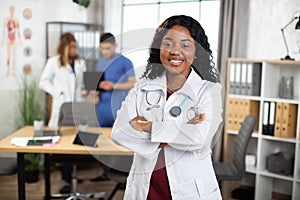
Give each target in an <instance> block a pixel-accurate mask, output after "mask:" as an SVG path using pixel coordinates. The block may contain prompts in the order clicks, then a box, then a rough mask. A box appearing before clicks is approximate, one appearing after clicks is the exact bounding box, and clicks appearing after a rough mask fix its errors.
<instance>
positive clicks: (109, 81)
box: [97, 33, 136, 127]
mask: <svg viewBox="0 0 300 200" xmlns="http://www.w3.org/2000/svg"><path fill="white" fill-rule="evenodd" d="M100 48H101V52H102V55H103V57H104V58H103V59H102V60H100V61H99V62H98V64H97V71H103V72H104V81H101V82H100V84H99V88H100V93H99V102H98V104H97V111H98V121H99V125H100V126H101V127H112V126H113V123H114V121H115V118H116V115H117V111H118V110H119V109H120V108H121V104H122V101H124V99H125V97H126V96H127V94H128V91H129V90H130V89H131V88H132V87H133V85H134V83H135V81H136V78H135V73H134V69H133V64H132V62H131V61H130V60H129V59H128V58H126V57H125V56H123V55H121V54H119V53H117V52H116V48H117V44H116V40H115V37H114V36H113V35H112V34H111V33H104V34H103V35H101V37H100Z"/></svg>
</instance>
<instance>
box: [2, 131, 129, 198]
mask: <svg viewBox="0 0 300 200" xmlns="http://www.w3.org/2000/svg"><path fill="white" fill-rule="evenodd" d="M76 131H77V129H76V128H75V127H62V128H61V138H60V141H59V142H58V144H57V145H55V146H54V147H43V146H26V147H17V146H15V145H13V144H11V143H10V140H11V139H12V138H14V137H32V136H33V134H34V129H33V126H26V127H23V128H21V129H20V130H17V131H16V132H14V133H12V134H11V135H9V136H7V137H6V138H4V139H3V140H1V141H0V151H2V152H5V151H6V152H16V153H17V159H18V196H19V200H25V199H26V195H25V180H24V154H25V153H44V154H45V158H46V157H47V155H48V154H81V155H82V154H86V155H88V154H97V155H114V156H116V155H119V156H122V155H124V156H128V155H133V153H132V152H131V151H129V150H127V149H126V148H124V147H121V146H119V145H116V144H115V143H114V142H113V141H112V140H111V128H89V130H88V131H91V132H95V133H102V134H101V135H100V137H99V140H98V147H97V148H93V147H86V146H80V145H74V144H72V143H73V140H74V138H75V135H76ZM45 160H46V159H45ZM44 170H45V189H46V191H45V193H46V194H45V199H49V198H50V166H49V165H48V164H47V163H46V161H45V169H44Z"/></svg>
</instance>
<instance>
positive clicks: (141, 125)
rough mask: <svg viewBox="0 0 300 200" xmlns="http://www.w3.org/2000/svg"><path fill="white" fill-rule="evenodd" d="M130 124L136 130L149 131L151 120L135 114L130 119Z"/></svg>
mask: <svg viewBox="0 0 300 200" xmlns="http://www.w3.org/2000/svg"><path fill="white" fill-rule="evenodd" d="M130 125H131V127H132V128H134V129H135V130H137V131H145V132H148V133H151V127H152V122H151V121H148V120H146V119H145V118H144V117H140V116H136V117H135V118H133V119H132V120H130Z"/></svg>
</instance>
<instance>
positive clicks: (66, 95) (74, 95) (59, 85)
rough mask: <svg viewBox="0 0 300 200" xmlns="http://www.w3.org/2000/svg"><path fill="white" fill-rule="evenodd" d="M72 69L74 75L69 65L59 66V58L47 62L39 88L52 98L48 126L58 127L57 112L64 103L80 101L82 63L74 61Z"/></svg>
mask: <svg viewBox="0 0 300 200" xmlns="http://www.w3.org/2000/svg"><path fill="white" fill-rule="evenodd" d="M74 68H75V75H74V73H73V71H72V67H71V66H70V65H69V64H68V65H67V66H66V67H62V66H61V64H60V61H59V56H54V57H51V58H49V59H48V60H47V63H46V66H45V69H44V71H43V73H42V76H41V79H40V83H39V87H40V88H41V89H43V90H44V91H45V92H47V93H48V94H50V95H51V96H52V98H53V100H52V109H51V117H50V121H49V123H48V126H51V127H56V126H57V125H58V117H59V110H60V107H61V105H62V104H63V103H64V102H74V101H82V96H81V89H82V88H83V72H85V71H86V66H85V63H84V61H83V60H76V61H75V63H74Z"/></svg>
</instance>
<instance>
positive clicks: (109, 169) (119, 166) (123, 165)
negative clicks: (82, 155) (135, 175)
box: [98, 156, 133, 200]
mask: <svg viewBox="0 0 300 200" xmlns="http://www.w3.org/2000/svg"><path fill="white" fill-rule="evenodd" d="M98 160H100V162H101V163H102V164H104V166H103V169H104V171H105V173H106V175H107V177H108V178H109V180H112V181H115V182H117V185H116V186H115V188H114V189H113V191H112V192H111V194H110V195H109V197H108V200H111V199H113V197H114V195H115V194H116V193H117V191H118V190H124V189H125V185H126V180H127V177H128V175H129V171H130V168H131V165H132V162H133V156H100V157H98Z"/></svg>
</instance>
